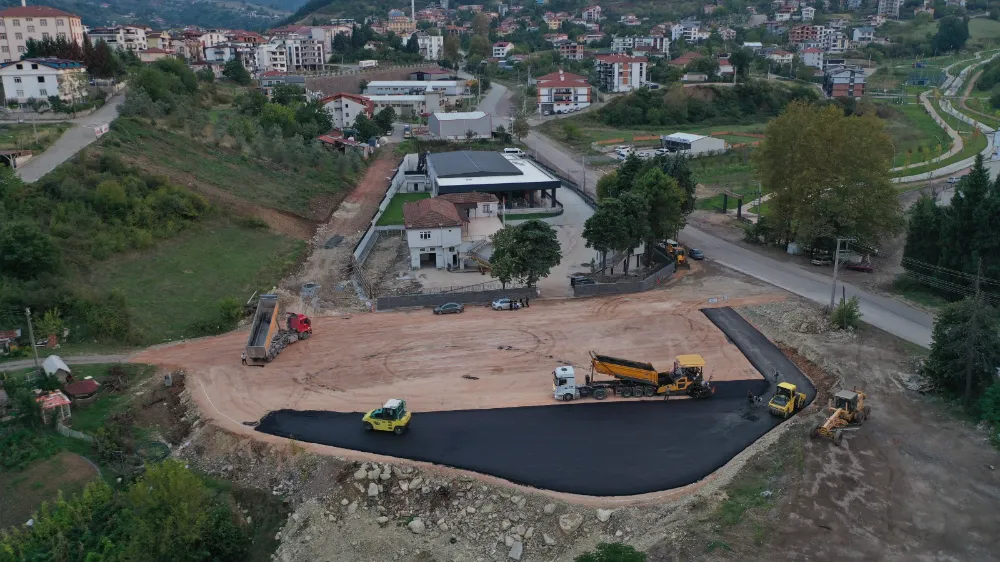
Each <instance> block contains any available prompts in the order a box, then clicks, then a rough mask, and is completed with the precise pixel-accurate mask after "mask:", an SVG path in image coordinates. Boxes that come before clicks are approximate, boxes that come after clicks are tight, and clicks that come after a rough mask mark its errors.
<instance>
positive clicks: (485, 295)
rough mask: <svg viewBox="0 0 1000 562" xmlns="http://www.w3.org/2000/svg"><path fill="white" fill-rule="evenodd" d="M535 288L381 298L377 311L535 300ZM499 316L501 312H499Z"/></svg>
mask: <svg viewBox="0 0 1000 562" xmlns="http://www.w3.org/2000/svg"><path fill="white" fill-rule="evenodd" d="M536 294H537V293H536V292H535V289H534V288H533V287H520V288H517V289H507V290H503V289H497V290H495V291H469V292H467V293H460V292H456V293H436V294H413V295H399V296H394V297H379V298H378V299H377V300H376V304H375V310H380V311H381V310H392V309H394V308H413V307H424V306H438V305H441V304H444V303H446V302H457V303H462V304H484V305H485V304H489V303H491V302H493V301H494V300H496V299H499V298H501V297H510V298H512V299H519V298H532V299H533V298H535V295H536ZM498 314H499V312H498Z"/></svg>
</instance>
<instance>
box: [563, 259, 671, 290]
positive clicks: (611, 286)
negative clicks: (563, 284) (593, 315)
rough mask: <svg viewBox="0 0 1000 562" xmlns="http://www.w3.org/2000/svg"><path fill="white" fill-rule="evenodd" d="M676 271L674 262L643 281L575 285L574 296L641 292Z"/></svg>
mask: <svg viewBox="0 0 1000 562" xmlns="http://www.w3.org/2000/svg"><path fill="white" fill-rule="evenodd" d="M673 273H674V264H672V263H669V264H667V265H666V266H664V267H663V268H662V269H660V270H659V271H657V272H656V273H653V274H652V275H649V276H648V277H646V278H645V279H643V280H642V281H629V282H625V283H596V284H594V285H575V286H574V287H573V296H576V297H596V296H600V295H624V294H628V293H641V292H642V291H648V290H650V289H653V288H655V287H656V286H657V285H659V284H660V283H662V282H663V280H664V279H667V278H669V277H670V276H671V275H673Z"/></svg>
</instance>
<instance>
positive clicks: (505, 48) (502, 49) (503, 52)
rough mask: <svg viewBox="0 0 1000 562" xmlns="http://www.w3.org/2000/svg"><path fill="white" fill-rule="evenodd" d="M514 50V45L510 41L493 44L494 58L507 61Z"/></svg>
mask: <svg viewBox="0 0 1000 562" xmlns="http://www.w3.org/2000/svg"><path fill="white" fill-rule="evenodd" d="M513 48H514V44H513V43H511V42H510V41H497V42H496V43H494V44H493V58H496V59H505V58H507V54H508V53H510V50H511V49H513Z"/></svg>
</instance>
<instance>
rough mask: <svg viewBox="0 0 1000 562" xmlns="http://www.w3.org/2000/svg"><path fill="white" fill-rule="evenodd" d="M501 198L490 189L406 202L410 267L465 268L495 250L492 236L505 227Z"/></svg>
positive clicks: (404, 220)
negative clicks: (501, 215)
mask: <svg viewBox="0 0 1000 562" xmlns="http://www.w3.org/2000/svg"><path fill="white" fill-rule="evenodd" d="M499 203H500V200H499V199H497V197H496V195H493V194H490V193H480V192H475V191H474V192H470V193H445V194H441V195H438V196H437V197H432V198H430V199H422V200H420V201H410V202H407V203H404V204H403V227H404V228H405V229H406V242H407V246H409V248H410V267H412V268H413V269H419V268H421V267H436V268H438V269H444V268H449V269H453V268H457V269H465V261H466V260H472V259H476V260H480V261H483V260H486V259H488V258H489V256H490V254H492V248H491V244H490V242H489V239H490V238H489V237H490V236H491V235H493V234H495V233H496V232H498V231H499V230H500V229H501V228H503V223H502V222H501V220H500V215H499V213H500V208H499V207H500V204H499Z"/></svg>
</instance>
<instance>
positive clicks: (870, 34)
mask: <svg viewBox="0 0 1000 562" xmlns="http://www.w3.org/2000/svg"><path fill="white" fill-rule="evenodd" d="M852 37H853V39H854V42H855V43H857V44H859V45H867V44H868V43H871V42H872V41H874V40H875V28H873V27H855V28H854V31H853V32H852Z"/></svg>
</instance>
